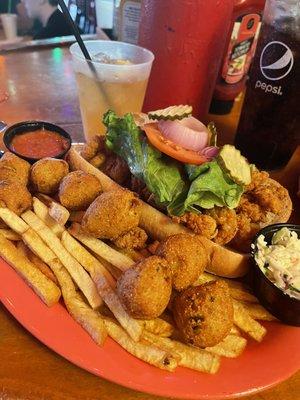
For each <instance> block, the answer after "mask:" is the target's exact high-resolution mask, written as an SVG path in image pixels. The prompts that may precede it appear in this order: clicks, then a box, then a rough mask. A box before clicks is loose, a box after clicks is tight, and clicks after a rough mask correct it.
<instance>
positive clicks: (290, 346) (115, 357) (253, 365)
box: [0, 259, 300, 400]
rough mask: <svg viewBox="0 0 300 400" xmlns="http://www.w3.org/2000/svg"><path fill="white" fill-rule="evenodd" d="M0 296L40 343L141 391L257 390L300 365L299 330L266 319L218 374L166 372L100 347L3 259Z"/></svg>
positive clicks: (212, 393)
mask: <svg viewBox="0 0 300 400" xmlns="http://www.w3.org/2000/svg"><path fill="white" fill-rule="evenodd" d="M0 300H1V301H2V302H3V304H4V305H5V307H6V308H7V309H8V310H9V311H10V312H11V313H12V314H13V315H14V317H15V318H16V319H17V320H18V321H19V322H20V323H21V324H22V325H23V326H24V327H25V328H26V329H28V330H29V331H30V332H31V333H32V334H33V335H34V336H35V337H37V338H38V339H39V340H40V341H41V342H43V343H44V344H45V345H47V346H48V347H50V348H51V349H52V350H54V351H56V352H57V353H58V354H60V355H62V356H63V357H65V358H66V359H67V360H69V361H71V362H72V363H74V364H76V365H78V366H80V367H81V368H84V369H85V370H87V371H90V372H92V373H93V374H95V375H98V376H101V377H103V378H105V379H108V380H110V381H113V382H116V383H118V384H120V385H123V386H127V387H130V388H132V389H135V390H139V391H141V392H147V393H152V394H156V395H160V396H168V397H177V398H182V399H206V400H207V399H226V398H231V397H240V396H242V395H247V394H253V393H255V392H258V391H261V390H263V389H267V388H270V387H271V386H274V385H276V384H277V383H279V382H281V381H283V380H285V379H287V378H288V377H289V376H291V375H292V374H293V373H295V372H296V371H297V370H298V369H299V368H300V352H299V345H300V329H299V328H294V327H290V326H285V325H283V324H280V323H275V322H273V323H267V324H266V327H267V329H268V334H267V336H266V337H265V339H264V341H263V342H262V343H255V342H254V341H249V344H248V346H247V349H246V350H245V352H244V353H243V354H242V356H240V357H239V358H237V359H225V358H223V359H222V362H221V368H220V370H219V372H218V373H217V374H216V375H208V374H204V373H199V372H196V371H192V370H189V369H186V368H178V369H177V370H176V372H174V373H169V372H164V371H162V370H160V369H158V368H155V367H152V366H150V365H148V364H145V363H144V362H142V361H140V360H138V359H136V358H135V357H133V356H131V355H130V354H128V353H127V352H126V351H125V350H123V349H122V348H121V347H120V346H119V345H118V344H117V343H115V342H114V341H113V340H111V339H107V341H106V343H105V346H104V347H102V348H101V347H98V346H97V345H96V344H95V343H94V342H93V340H92V339H91V338H90V337H89V335H88V334H87V333H86V332H85V331H84V330H83V329H82V328H81V327H80V326H79V325H78V324H77V323H76V322H75V321H74V320H73V319H72V318H71V316H70V315H69V314H68V313H67V311H66V310H65V308H64V307H63V306H62V305H61V304H58V305H55V306H54V307H52V308H48V307H47V306H45V305H44V303H42V301H41V300H40V299H39V298H38V297H37V296H36V295H35V294H34V292H33V291H32V290H31V289H30V288H29V287H28V286H27V285H26V283H25V282H23V280H22V279H21V278H20V277H19V276H18V275H17V273H16V272H15V271H14V270H13V269H12V268H11V267H10V266H9V265H8V264H7V263H6V262H4V261H3V260H2V259H0Z"/></svg>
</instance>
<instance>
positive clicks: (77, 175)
mask: <svg viewBox="0 0 300 400" xmlns="http://www.w3.org/2000/svg"><path fill="white" fill-rule="evenodd" d="M100 192H101V183H100V181H99V180H98V179H97V178H96V177H95V176H94V175H91V174H88V173H86V172H83V171H74V172H70V173H69V174H68V175H66V176H65V177H64V178H63V179H62V181H61V182H60V185H59V192H58V197H59V201H60V202H61V204H62V205H63V206H64V207H66V208H67V209H68V210H70V211H80V210H86V209H87V208H88V206H89V205H90V204H91V203H92V202H93V201H94V200H95V198H96V197H97V196H98V195H99V194H100Z"/></svg>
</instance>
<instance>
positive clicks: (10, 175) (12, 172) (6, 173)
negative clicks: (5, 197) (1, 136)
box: [0, 152, 30, 186]
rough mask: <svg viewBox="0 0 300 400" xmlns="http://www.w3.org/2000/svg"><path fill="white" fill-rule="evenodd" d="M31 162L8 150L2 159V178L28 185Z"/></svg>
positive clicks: (0, 178)
mask: <svg viewBox="0 0 300 400" xmlns="http://www.w3.org/2000/svg"><path fill="white" fill-rule="evenodd" d="M29 171H30V164H29V163H28V162H27V161H25V160H23V159H22V158H20V157H18V156H16V155H15V154H13V153H10V152H6V153H4V155H3V156H2V158H1V159H0V180H1V181H14V182H15V181H17V182H19V183H21V184H22V185H24V186H27V184H28V179H29Z"/></svg>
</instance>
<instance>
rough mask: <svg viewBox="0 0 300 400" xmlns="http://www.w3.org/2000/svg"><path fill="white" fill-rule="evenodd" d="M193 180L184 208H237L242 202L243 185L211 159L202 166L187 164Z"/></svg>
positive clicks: (189, 174) (187, 169) (190, 177)
mask: <svg viewBox="0 0 300 400" xmlns="http://www.w3.org/2000/svg"><path fill="white" fill-rule="evenodd" d="M186 171H187V174H188V176H189V179H191V180H192V183H191V186H190V189H189V192H188V194H187V197H186V200H185V202H184V207H183V209H184V210H185V211H186V210H188V209H189V208H191V207H193V208H195V207H196V208H197V207H201V208H205V209H208V208H213V207H214V206H219V207H223V206H225V207H228V208H235V207H237V206H238V204H239V202H240V198H241V195H242V193H243V187H242V186H240V185H238V184H236V183H235V182H233V180H232V179H231V178H230V177H229V176H228V174H226V173H225V172H224V171H223V170H222V168H221V167H220V166H219V164H218V163H217V161H211V162H209V163H206V164H202V165H200V166H191V165H189V166H186Z"/></svg>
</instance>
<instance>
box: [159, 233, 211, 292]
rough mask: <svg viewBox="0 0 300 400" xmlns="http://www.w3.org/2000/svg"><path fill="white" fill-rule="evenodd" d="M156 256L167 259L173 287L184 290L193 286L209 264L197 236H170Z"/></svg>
mask: <svg viewBox="0 0 300 400" xmlns="http://www.w3.org/2000/svg"><path fill="white" fill-rule="evenodd" d="M156 254H157V255H159V256H161V257H163V258H165V260H166V261H167V263H168V268H169V269H170V274H171V276H172V283H173V287H174V288H175V289H177V290H182V289H185V288H187V287H188V286H190V285H192V284H193V283H194V282H195V281H196V280H197V278H198V277H199V276H200V275H201V274H202V273H203V271H204V268H205V267H206V266H207V264H208V255H207V252H206V250H205V249H204V247H203V246H202V244H201V243H200V241H199V240H198V238H197V236H194V235H189V234H186V233H179V234H177V235H173V236H169V237H168V238H167V239H166V240H165V241H164V242H162V243H161V244H160V245H159V246H158V248H157V250H156Z"/></svg>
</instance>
